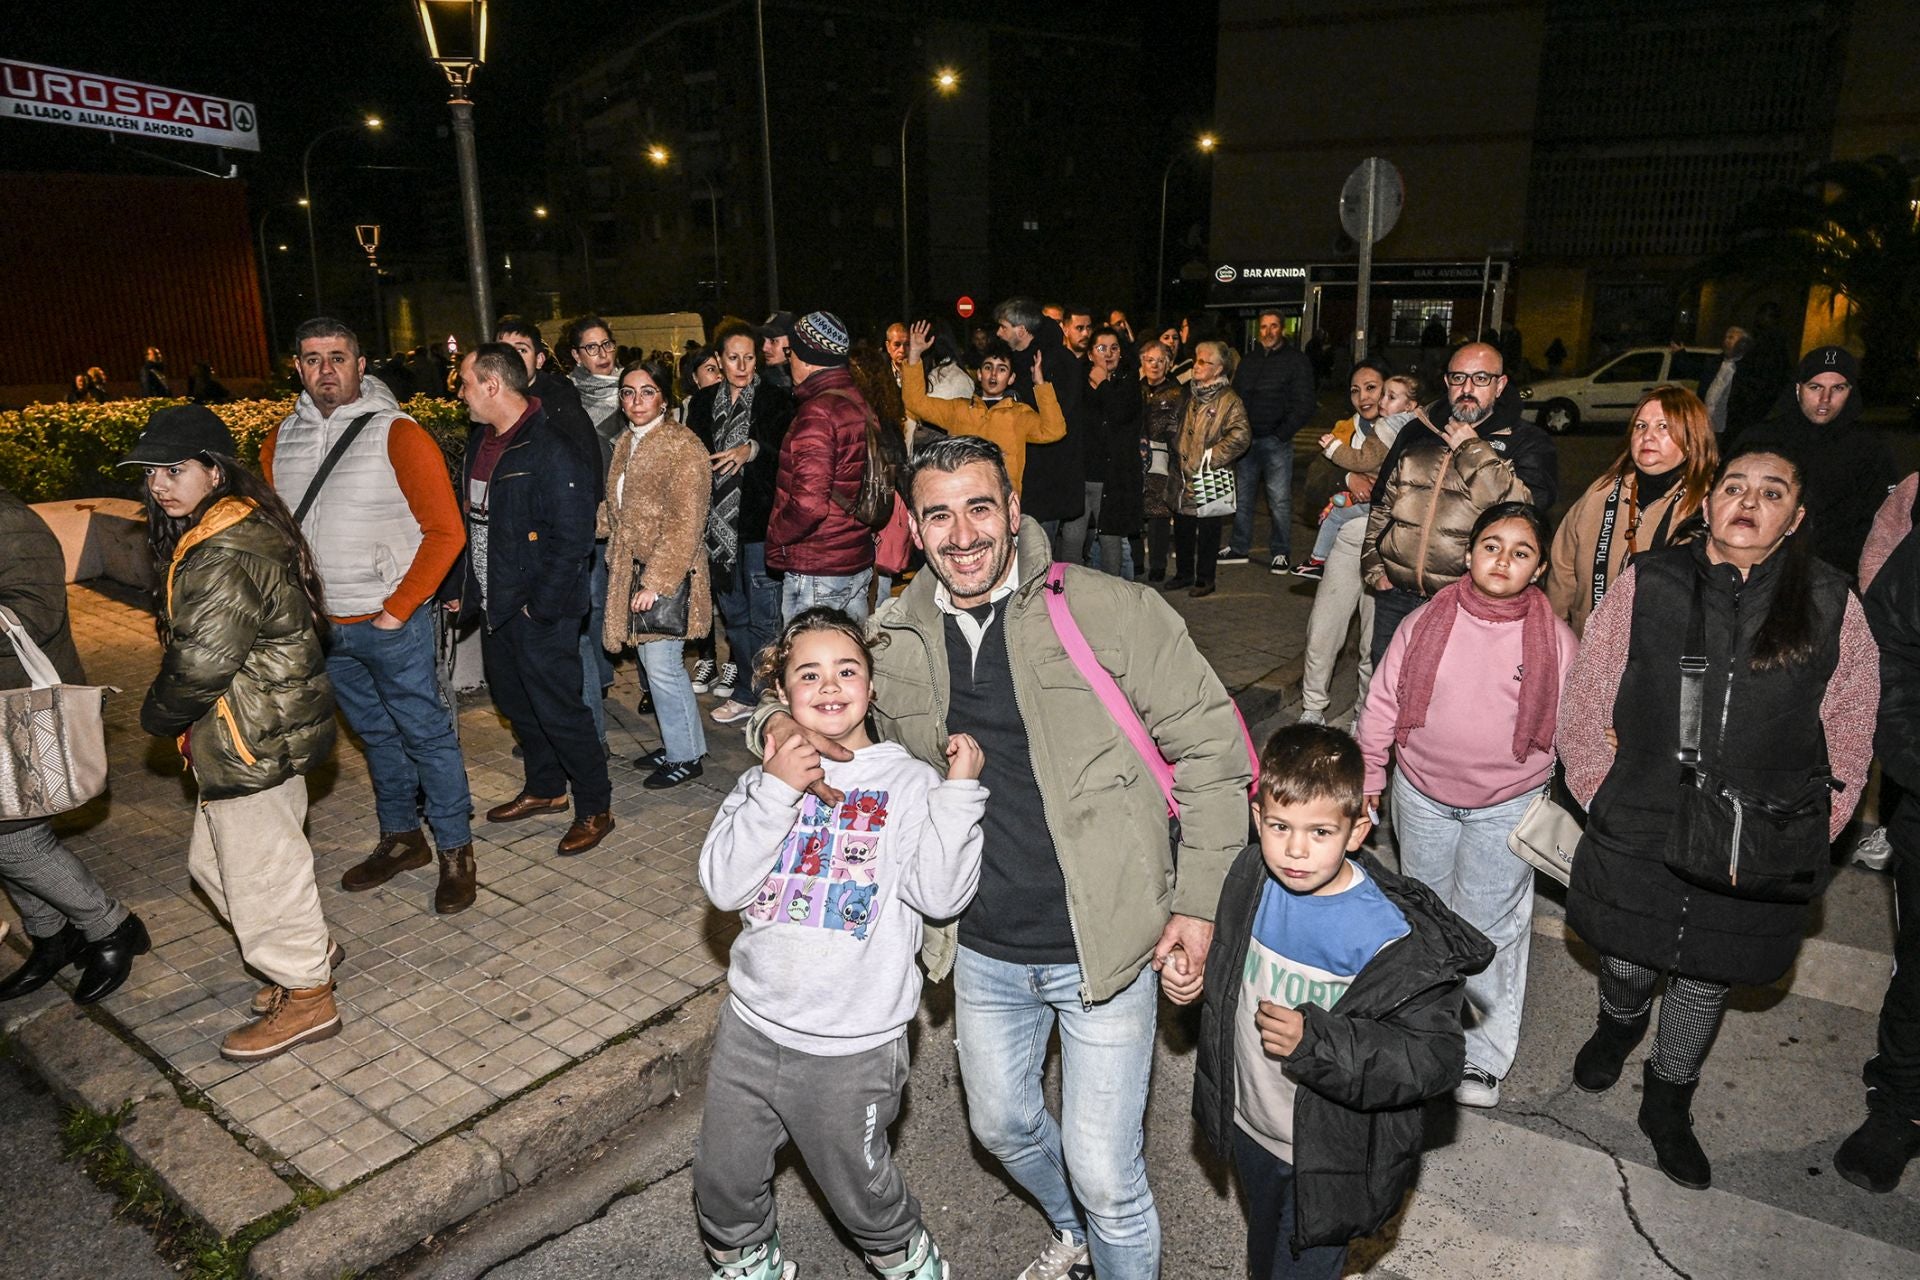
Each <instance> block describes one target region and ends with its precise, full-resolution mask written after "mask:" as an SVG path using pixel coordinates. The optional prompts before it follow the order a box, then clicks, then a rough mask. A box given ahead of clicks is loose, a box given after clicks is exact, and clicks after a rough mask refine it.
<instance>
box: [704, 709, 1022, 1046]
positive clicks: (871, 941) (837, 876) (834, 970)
mask: <svg viewBox="0 0 1920 1280" xmlns="http://www.w3.org/2000/svg"><path fill="white" fill-rule="evenodd" d="M820 763H821V765H822V766H823V767H824V768H825V770H826V775H827V784H828V785H829V786H832V787H834V788H836V789H837V790H840V791H843V792H845V793H846V799H845V800H844V801H843V802H842V803H840V804H838V805H831V806H830V805H827V804H825V803H823V802H821V801H820V800H819V799H818V798H817V797H815V796H812V795H807V794H804V793H802V792H798V791H795V790H794V789H793V788H792V787H790V786H788V785H787V784H786V783H785V782H782V781H781V780H780V779H778V778H776V777H774V776H772V775H771V774H769V773H767V772H765V771H764V770H762V769H761V768H759V767H758V766H755V767H754V768H752V769H749V770H747V771H746V772H745V773H743V774H741V775H740V780H739V781H738V782H737V783H735V784H734V788H733V793H732V794H731V795H729V796H728V797H727V798H726V801H725V802H724V803H722V804H721V806H720V812H719V813H717V814H715V815H714V819H713V826H712V828H711V829H710V830H709V831H708V832H707V842H706V845H705V846H704V847H703V848H702V849H701V850H700V884H701V887H702V888H704V889H705V890H706V891H707V896H708V897H709V898H711V899H712V900H713V904H714V905H715V906H716V907H719V908H720V909H721V910H722V911H739V912H740V913H741V922H742V924H743V925H744V926H745V928H744V929H743V930H742V932H741V934H740V936H739V937H738V938H736V939H735V940H734V943H733V956H732V962H731V964H730V966H729V967H728V971H727V982H728V984H729V985H730V986H731V987H732V988H733V994H732V996H731V997H730V999H731V1000H732V1003H733V1008H734V1011H735V1012H736V1013H738V1014H739V1015H740V1017H741V1019H742V1020H743V1021H745V1022H746V1023H747V1025H748V1026H750V1027H752V1028H753V1029H754V1030H756V1031H758V1032H760V1033H761V1034H762V1035H764V1036H766V1037H767V1038H768V1039H770V1040H772V1041H774V1042H775V1043H776V1044H781V1045H785V1046H786V1047H787V1048H790V1049H798V1050H800V1051H801V1052H803V1053H811V1054H817V1055H819V1056H821V1057H828V1058H834V1057H844V1056H847V1055H850V1054H856V1053H865V1052H866V1051H867V1050H869V1049H875V1048H878V1047H880V1046H881V1045H884V1044H888V1043H891V1042H892V1041H893V1040H894V1039H895V1038H897V1037H899V1036H901V1035H904V1034H905V1033H906V1028H907V1023H908V1022H909V1021H910V1020H911V1019H912V1018H913V1015H914V1012H915V1011H916V1010H917V1009H918V1008H919V1007H920V968H919V965H918V964H917V963H916V962H915V957H916V956H917V955H918V954H919V951H920V930H921V918H922V917H923V916H924V917H928V918H931V919H935V920H945V919H950V918H952V917H953V916H956V915H958V914H960V912H961V910H962V909H963V908H965V906H966V905H967V903H968V902H970V901H971V900H972V898H973V893H974V890H975V888H977V887H978V885H979V883H980V848H981V845H982V843H983V837H982V836H981V833H980V818H981V815H982V814H983V813H984V812H985V811H986V805H987V789H986V788H985V787H983V786H981V785H980V783H979V782H978V781H977V780H973V779H965V780H954V781H945V780H942V778H941V776H940V774H939V773H938V772H936V771H935V770H934V769H932V768H931V767H929V766H928V765H925V764H923V763H921V762H920V761H918V760H916V759H914V758H913V756H911V755H909V754H908V753H907V751H906V749H905V748H903V747H900V746H897V745H895V744H893V743H877V744H875V745H874V746H871V747H863V748H862V749H861V750H859V751H856V752H855V753H854V757H853V759H852V760H848V761H836V760H822V761H821V762H820Z"/></svg>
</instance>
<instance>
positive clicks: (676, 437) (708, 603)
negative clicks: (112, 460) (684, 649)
mask: <svg viewBox="0 0 1920 1280" xmlns="http://www.w3.org/2000/svg"><path fill="white" fill-rule="evenodd" d="M712 496H713V474H712V471H711V469H710V468H709V466H708V464H707V450H706V447H705V446H703V445H702V444H701V443H700V438H699V437H698V436H696V435H694V434H693V432H691V431H689V430H687V428H685V427H683V426H681V425H680V424H679V423H677V422H674V421H673V420H672V419H670V418H668V419H663V420H661V422H660V423H659V424H658V425H657V426H655V427H654V428H653V429H652V430H651V431H649V432H647V434H646V435H645V437H643V438H641V439H640V440H639V442H638V444H636V443H635V437H634V433H633V432H632V431H631V430H627V431H622V432H621V433H620V438H619V439H618V440H616V441H615V442H614V445H613V466H612V467H611V468H610V469H609V470H608V472H607V500H606V502H604V503H603V504H601V507H600V513H601V514H600V528H601V530H602V532H604V533H605V534H606V537H607V622H606V629H605V631H604V633H603V634H602V637H601V639H602V642H603V643H604V644H605V645H606V647H607V649H608V650H610V651H612V652H615V653H617V652H619V651H620V650H621V649H623V648H626V647H627V646H629V645H637V644H646V643H647V642H649V641H652V640H679V639H687V640H694V639H698V638H699V637H701V636H704V635H706V634H707V633H708V632H709V631H711V630H712V629H713V589H712V587H711V586H710V585H709V583H708V569H707V548H706V541H705V538H704V536H703V535H704V533H705V531H706V527H707V504H708V503H709V502H710V501H711V499H712ZM636 560H638V561H641V562H642V563H643V564H645V565H646V573H645V575H644V576H643V577H642V579H641V580H640V581H639V582H637V583H636V582H635V581H634V580H633V562H634V561H636ZM689 573H691V574H692V575H693V593H692V596H691V598H690V599H689V600H688V603H687V634H686V635H685V636H684V637H681V636H659V635H639V636H629V635H628V634H627V625H628V622H627V620H628V618H629V617H630V616H631V613H632V603H633V593H634V592H635V591H638V590H641V589H643V588H644V589H646V590H649V591H656V592H658V593H660V594H661V595H670V594H672V593H673V592H675V591H677V590H679V589H680V584H681V583H682V582H684V581H685V580H686V577H687V575H688V574H689Z"/></svg>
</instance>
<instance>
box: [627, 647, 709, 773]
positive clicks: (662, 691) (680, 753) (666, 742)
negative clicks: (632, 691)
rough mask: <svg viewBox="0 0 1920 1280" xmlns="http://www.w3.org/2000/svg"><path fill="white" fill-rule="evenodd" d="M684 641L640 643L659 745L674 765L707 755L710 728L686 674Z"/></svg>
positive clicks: (689, 677) (641, 659)
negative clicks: (704, 720)
mask: <svg viewBox="0 0 1920 1280" xmlns="http://www.w3.org/2000/svg"><path fill="white" fill-rule="evenodd" d="M686 648H687V642H686V641H684V640H653V641H650V642H648V643H647V644H643V645H641V646H640V665H641V666H642V667H644V668H645V669H646V673H647V688H648V689H649V690H651V691H652V693H653V714H654V717H655V718H656V719H657V720H659V721H660V745H662V746H664V747H665V748H666V749H667V759H668V760H670V761H672V762H673V763H675V764H685V763H687V762H688V761H689V760H698V759H700V758H701V757H702V756H704V755H706V754H707V730H706V726H705V725H703V724H701V723H700V704H699V703H698V702H697V701H695V699H694V693H693V678H692V677H691V676H689V675H688V674H687V664H686V659H685V654H686Z"/></svg>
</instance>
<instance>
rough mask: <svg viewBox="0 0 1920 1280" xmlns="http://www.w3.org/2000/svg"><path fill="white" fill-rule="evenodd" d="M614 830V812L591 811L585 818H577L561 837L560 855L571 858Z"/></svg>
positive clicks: (591, 846) (603, 838)
mask: <svg viewBox="0 0 1920 1280" xmlns="http://www.w3.org/2000/svg"><path fill="white" fill-rule="evenodd" d="M611 830H613V812H612V811H611V810H608V811H607V812H606V813H590V814H588V815H587V816H586V817H584V818H575V819H574V820H573V825H572V826H570V827H568V828H567V834H565V835H564V836H561V837H560V856H561V857H563V858H571V857H572V856H573V855H574V854H576V853H585V852H586V851H587V850H589V849H591V848H593V846H595V845H597V844H599V843H600V842H601V841H602V840H605V839H606V838H607V832H609V831H611Z"/></svg>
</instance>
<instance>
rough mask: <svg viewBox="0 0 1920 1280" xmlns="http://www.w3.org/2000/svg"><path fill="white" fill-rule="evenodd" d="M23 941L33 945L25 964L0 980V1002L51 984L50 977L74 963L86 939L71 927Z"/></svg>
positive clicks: (29, 937)
mask: <svg viewBox="0 0 1920 1280" xmlns="http://www.w3.org/2000/svg"><path fill="white" fill-rule="evenodd" d="M27 939H28V941H30V942H32V943H33V950H32V951H29V952H28V953H27V962H26V963H25V964H23V965H21V966H20V967H19V968H18V969H15V970H14V971H13V972H12V973H10V974H8V975H7V976H6V977H5V978H4V979H0V1000H12V999H15V998H16V997H19V996H24V995H30V994H32V993H33V992H35V991H38V990H39V989H40V988H42V987H44V986H46V985H47V984H48V983H49V982H51V981H53V975H54V974H56V973H59V972H60V971H61V970H62V969H64V968H66V967H67V966H68V965H70V964H73V963H74V962H76V961H78V960H79V959H80V958H81V956H82V954H83V953H84V952H85V951H86V947H87V940H86V938H85V937H83V936H82V935H81V933H80V931H79V930H78V929H76V928H74V927H73V926H72V925H71V924H69V925H68V926H67V927H66V928H64V929H62V930H61V931H60V932H58V933H56V934H54V935H53V936H52V937H51V938H36V937H34V936H33V935H32V934H28V935H27Z"/></svg>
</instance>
